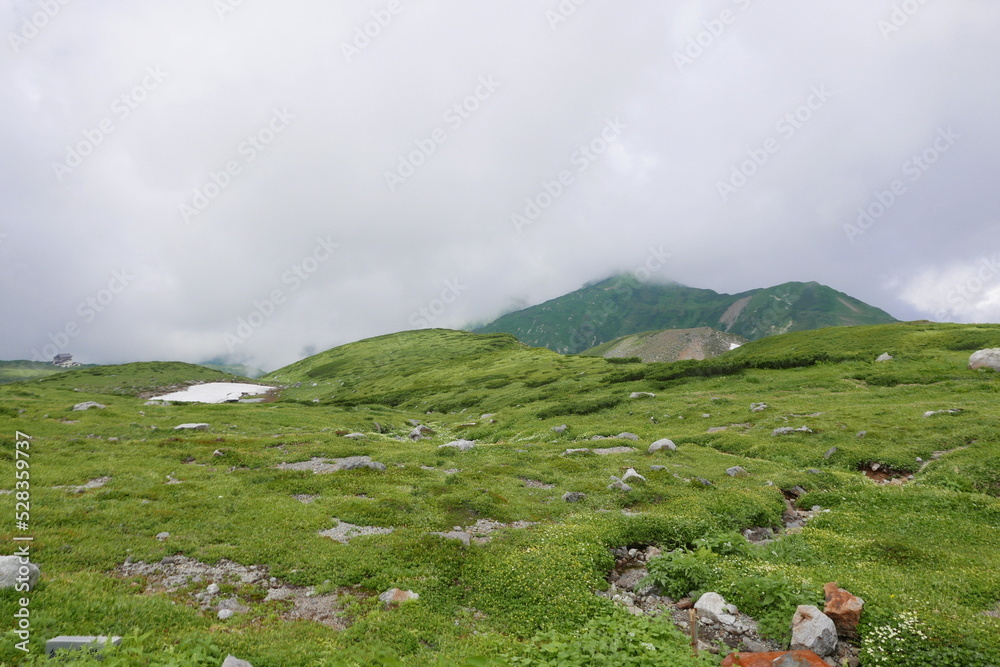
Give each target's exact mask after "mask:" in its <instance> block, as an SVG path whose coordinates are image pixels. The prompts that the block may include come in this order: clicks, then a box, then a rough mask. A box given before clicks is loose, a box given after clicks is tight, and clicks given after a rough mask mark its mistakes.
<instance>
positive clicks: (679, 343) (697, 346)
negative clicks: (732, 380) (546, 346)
mask: <svg viewBox="0 0 1000 667" xmlns="http://www.w3.org/2000/svg"><path fill="white" fill-rule="evenodd" d="M747 342H749V341H748V340H747V339H746V338H744V337H743V336H737V335H736V334H730V333H725V332H722V331H717V330H716V329H711V328H709V327H700V328H698V329H668V330H666V331H645V332H643V333H638V334H632V335H630V336H623V337H621V338H616V339H615V340H613V341H610V342H608V343H604V344H602V345H598V346H597V347H593V348H591V349H589V350H586V351H584V352H583V353H582V354H584V355H588V356H597V357H605V358H607V359H615V358H619V359H621V358H627V357H638V358H639V359H641V360H642V361H644V362H646V363H651V362H659V361H681V360H685V359H699V360H700V359H711V358H713V357H717V356H719V355H720V354H724V353H726V352H729V351H730V350H733V349H735V348H737V347H739V346H741V345H743V344H745V343H747Z"/></svg>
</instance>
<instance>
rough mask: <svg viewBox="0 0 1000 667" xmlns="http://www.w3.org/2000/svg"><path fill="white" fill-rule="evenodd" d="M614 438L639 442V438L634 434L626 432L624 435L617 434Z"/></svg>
mask: <svg viewBox="0 0 1000 667" xmlns="http://www.w3.org/2000/svg"><path fill="white" fill-rule="evenodd" d="M615 437H617V438H620V439H622V440H634V441H638V440H639V436H637V435H636V434H635V433H627V432H626V433H619V434H618V435H617V436H615Z"/></svg>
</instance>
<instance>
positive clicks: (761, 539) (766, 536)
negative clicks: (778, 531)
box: [743, 526, 774, 544]
mask: <svg viewBox="0 0 1000 667" xmlns="http://www.w3.org/2000/svg"><path fill="white" fill-rule="evenodd" d="M743 537H745V538H747V541H748V542H751V543H752V544H767V543H768V542H773V541H774V529H773V528H768V527H766V526H764V527H759V528H747V529H746V530H744V531H743Z"/></svg>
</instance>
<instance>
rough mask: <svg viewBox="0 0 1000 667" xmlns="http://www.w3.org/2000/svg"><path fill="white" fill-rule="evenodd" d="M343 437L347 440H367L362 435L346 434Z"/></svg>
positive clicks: (365, 436)
mask: <svg viewBox="0 0 1000 667" xmlns="http://www.w3.org/2000/svg"><path fill="white" fill-rule="evenodd" d="M344 437H345V438H347V439H348V440H366V439H367V438H368V436H367V435H365V434H364V433H348V434H347V435H345V436H344Z"/></svg>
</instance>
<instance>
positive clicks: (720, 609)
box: [694, 593, 736, 625]
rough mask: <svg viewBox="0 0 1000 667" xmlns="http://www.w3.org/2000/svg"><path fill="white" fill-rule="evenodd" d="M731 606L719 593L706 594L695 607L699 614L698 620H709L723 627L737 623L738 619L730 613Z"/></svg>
mask: <svg viewBox="0 0 1000 667" xmlns="http://www.w3.org/2000/svg"><path fill="white" fill-rule="evenodd" d="M729 606H730V605H729V604H727V603H726V599H725V598H723V597H722V596H721V595H719V594H718V593H705V594H704V595H702V596H701V597H700V598H698V601H697V602H696V603H695V605H694V609H695V611H696V612H698V618H709V619H711V620H712V621H713V622H714V623H719V624H721V625H732V624H733V623H735V622H736V617H735V616H733V614H732V613H730V610H729Z"/></svg>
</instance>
